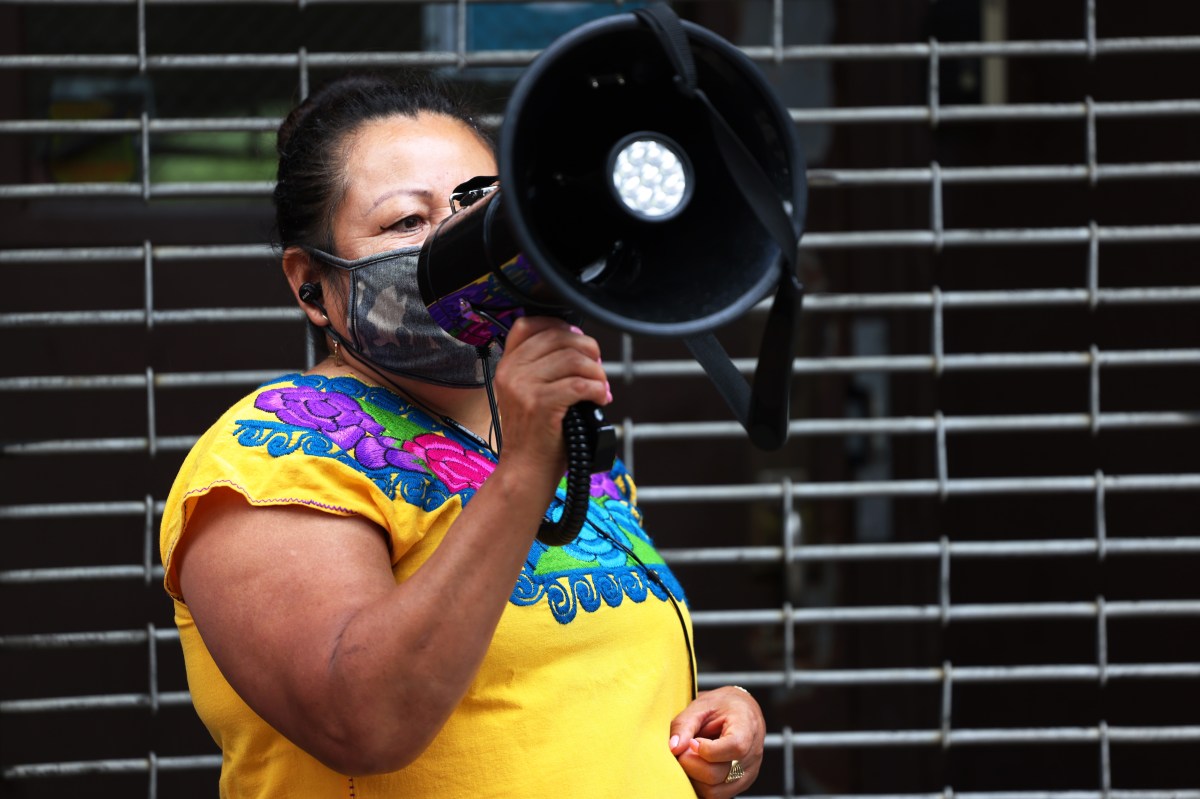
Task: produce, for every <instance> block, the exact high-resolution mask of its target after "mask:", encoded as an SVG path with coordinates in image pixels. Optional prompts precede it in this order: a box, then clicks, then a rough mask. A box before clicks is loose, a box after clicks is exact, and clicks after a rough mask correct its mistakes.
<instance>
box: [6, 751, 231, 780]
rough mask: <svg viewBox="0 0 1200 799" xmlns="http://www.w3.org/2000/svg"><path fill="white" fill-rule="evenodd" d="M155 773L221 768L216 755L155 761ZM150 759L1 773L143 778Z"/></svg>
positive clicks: (18, 768) (13, 768) (12, 768)
mask: <svg viewBox="0 0 1200 799" xmlns="http://www.w3.org/2000/svg"><path fill="white" fill-rule="evenodd" d="M154 759H155V760H156V761H157V763H156V765H157V768H158V770H159V771H201V770H208V769H217V768H220V767H221V756H220V755H184V756H177V757H156V758H154ZM150 761H151V757H149V756H148V757H144V758H127V759H113V760H78V761H72V762H65V763H25V764H21V765H16V766H9V767H7V768H5V769H4V772H3V774H4V779H6V780H23V779H37V778H44V777H82V776H88V775H98V774H145V773H147V772H148V771H149V770H150Z"/></svg>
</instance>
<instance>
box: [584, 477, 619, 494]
mask: <svg viewBox="0 0 1200 799" xmlns="http://www.w3.org/2000/svg"><path fill="white" fill-rule="evenodd" d="M591 493H592V496H593V497H603V496H607V497H610V498H611V499H620V498H621V492H620V491H619V490H617V484H616V483H614V482H613V479H612V477H611V476H610V475H609V474H608V472H597V473H596V474H593V475H592V491H591Z"/></svg>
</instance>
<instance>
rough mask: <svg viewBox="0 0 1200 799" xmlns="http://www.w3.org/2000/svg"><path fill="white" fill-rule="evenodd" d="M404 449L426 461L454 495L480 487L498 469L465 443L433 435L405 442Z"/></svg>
mask: <svg viewBox="0 0 1200 799" xmlns="http://www.w3.org/2000/svg"><path fill="white" fill-rule="evenodd" d="M404 449H405V450H407V451H408V452H410V453H411V454H413V455H415V456H416V457H418V458H421V459H422V460H424V461H425V465H427V466H428V467H429V470H430V471H432V472H433V474H434V476H435V477H437V478H438V479H439V480H441V481H442V482H443V483H445V484H446V488H448V489H450V491H452V492H456V491H462V490H463V489H464V488H479V487H480V486H481V485H483V481H484V480H485V479H487V476H488V475H489V474H491V473H492V470H493V469H494V468H496V466H495V464H493V463H492V462H491V461H489V460H488V459H487V458H485V457H483V456H482V455H480V454H479V453H477V452H470V451H468V450H466V449H464V448H463V446H462V444H459V443H458V442H456V441H451V440H450V439H448V438H445V437H443V436H439V435H435V434H433V433H425V434H424V435H420V436H417V437H416V438H414V439H413V440H412V441H405V442H404Z"/></svg>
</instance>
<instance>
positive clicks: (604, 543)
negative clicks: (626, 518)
mask: <svg viewBox="0 0 1200 799" xmlns="http://www.w3.org/2000/svg"><path fill="white" fill-rule="evenodd" d="M606 526H607V525H606ZM613 532H614V531H613V530H609V531H608V534H609V535H610V536H613ZM613 538H616V539H617V540H619V541H621V543H623V544H624V545H625V546H629V540H628V539H627V538H625V536H624V535H622V534H621V533H620V532H619V531H616V535H615V536H613ZM563 550H564V551H565V552H566V553H567V554H568V555H570V556H571V557H573V558H575V559H576V560H582V561H584V562H585V563H599V564H600V565H601V566H603V567H604V568H606V569H612V568H615V567H617V566H624V565H625V552H624V551H623V550H621V549H619V548H618V547H617V546H616V544H614V543H613V540H612V539H610V538H606V537H604V536H602V535H600V534H599V533H598V532H597V531H596V530H594V529H593V528H592V525H590V524H585V525H584V526H583V529H582V530H580V531H579V537H578V538H576V539H575V540H574V541H572V542H571V543H569V544H567V545H566V546H564V547H563Z"/></svg>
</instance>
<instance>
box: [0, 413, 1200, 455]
mask: <svg viewBox="0 0 1200 799" xmlns="http://www.w3.org/2000/svg"><path fill="white" fill-rule="evenodd" d="M1093 422H1094V426H1095V427H1096V428H1097V429H1098V430H1152V429H1156V430H1162V429H1179V428H1189V427H1198V426H1200V411H1194V412H1193V411H1145V412H1131V413H1101V414H1100V415H1099V416H1098V417H1095V418H1094V419H1093V417H1091V416H1090V415H1089V414H1086V413H1079V414H1044V415H1034V414H1030V415H1012V416H969V417H949V418H946V419H945V422H944V428H945V431H946V433H947V434H950V433H956V434H957V433H1006V432H1025V433H1031V432H1039V431H1041V432H1046V431H1050V432H1070V431H1087V430H1091V429H1092V427H1093ZM936 429H937V422H936V419H923V418H900V419H799V420H793V421H792V422H791V423H790V424H789V428H788V431H789V436H797V437H816V436H853V435H917V434H928V433H933V432H935V431H936ZM635 434H636V436H637V439H638V440H640V441H672V440H681V439H683V440H694V439H696V438H706V439H718V438H740V437H742V436H743V435H744V434H745V429H744V428H743V427H742V426H741V425H740V424H738V423H737V422H729V421H714V422H663V423H643V424H636V425H635V424H634V423H632V422H630V423H629V424H628V425H625V426H624V427H623V429H622V430H621V431H620V435H621V437H622V438H623V439H624V440H626V441H629V440H631V438H632V436H634V435H635ZM198 437H199V436H197V435H190V436H159V437H158V439H157V442H158V449H159V450H160V451H171V452H178V451H186V450H188V449H191V447H192V445H193V444H194V443H195V442H196V439H197V438H198ZM149 446H150V442H149V439H148V438H147V437H145V436H129V437H122V438H84V439H80V438H71V439H60V440H54V439H49V440H44V441H12V442H0V454H3V455H23V456H41V455H64V454H84V453H102V452H144V451H148V450H149Z"/></svg>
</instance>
